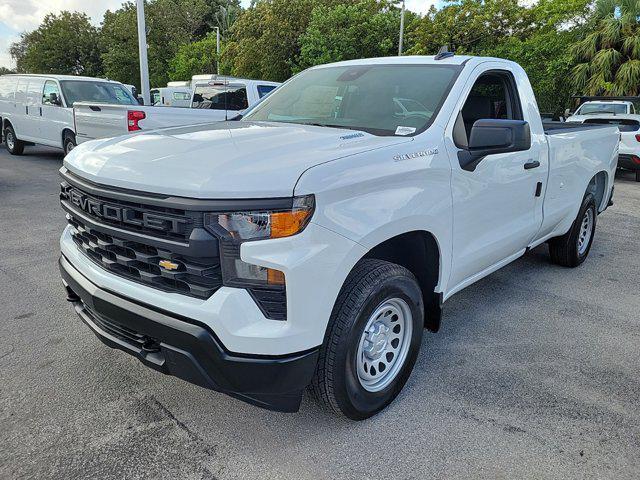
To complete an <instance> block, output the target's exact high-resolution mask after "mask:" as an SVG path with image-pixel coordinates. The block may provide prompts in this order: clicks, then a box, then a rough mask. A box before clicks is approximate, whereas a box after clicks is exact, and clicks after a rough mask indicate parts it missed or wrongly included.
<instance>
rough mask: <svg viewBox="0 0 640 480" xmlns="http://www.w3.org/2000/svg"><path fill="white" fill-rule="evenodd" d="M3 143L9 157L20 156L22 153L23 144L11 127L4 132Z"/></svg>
mask: <svg viewBox="0 0 640 480" xmlns="http://www.w3.org/2000/svg"><path fill="white" fill-rule="evenodd" d="M4 143H5V145H6V147H7V150H8V151H9V153H10V154H11V155H22V153H23V152H24V142H22V141H21V140H18V137H16V132H15V131H14V130H13V127H11V126H9V127H7V128H6V129H5V130H4Z"/></svg>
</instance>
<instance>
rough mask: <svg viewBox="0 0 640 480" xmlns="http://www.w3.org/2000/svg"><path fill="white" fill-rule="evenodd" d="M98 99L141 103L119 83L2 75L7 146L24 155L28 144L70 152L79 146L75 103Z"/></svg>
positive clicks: (0, 106) (0, 100)
mask: <svg viewBox="0 0 640 480" xmlns="http://www.w3.org/2000/svg"><path fill="white" fill-rule="evenodd" d="M80 101H95V102H100V103H101V104H107V103H110V104H119V105H125V106H126V107H125V108H127V107H128V108H130V107H132V106H134V105H138V102H137V101H136V99H135V98H134V97H133V95H132V94H131V92H129V90H128V89H127V88H126V87H125V86H124V85H122V84H121V83H119V82H113V81H110V80H102V79H100V78H91V77H76V76H69V75H3V76H1V77H0V122H1V123H0V125H2V132H3V136H4V140H5V144H6V147H7V149H8V150H9V152H10V153H11V154H12V155H20V154H22V152H23V150H24V147H25V145H29V144H41V145H48V146H50V147H57V148H62V149H63V150H64V151H65V153H68V152H69V151H71V150H72V149H73V148H74V147H75V146H76V133H75V126H74V122H73V108H72V107H73V104H74V103H75V102H80Z"/></svg>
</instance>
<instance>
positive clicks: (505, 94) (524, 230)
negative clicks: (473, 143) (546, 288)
mask: <svg viewBox="0 0 640 480" xmlns="http://www.w3.org/2000/svg"><path fill="white" fill-rule="evenodd" d="M480 69H481V67H479V68H478V70H480ZM478 70H476V74H475V76H474V77H472V79H471V80H470V85H468V86H467V88H468V90H467V92H468V93H467V95H466V96H465V97H464V100H463V101H464V103H462V105H461V108H460V110H459V116H458V118H457V121H456V124H455V125H449V127H448V128H449V131H448V133H450V134H448V135H447V136H446V137H447V138H453V139H454V142H451V143H450V142H448V153H449V157H450V160H451V163H452V195H453V261H452V270H451V277H450V281H449V285H451V286H452V287H453V288H452V290H454V291H457V290H459V289H461V288H463V287H464V286H466V285H468V284H470V283H472V282H473V281H475V280H477V279H479V278H481V277H482V276H484V275H485V274H487V273H490V271H492V267H493V268H498V267H499V266H501V265H502V264H503V263H505V262H508V261H509V260H511V259H513V258H515V256H517V255H518V254H520V253H522V252H524V250H525V249H526V247H527V246H528V245H529V243H530V242H531V241H532V239H533V237H534V236H535V234H536V232H537V231H538V229H539V228H540V225H541V221H542V201H541V198H540V193H541V185H540V186H538V182H541V181H542V180H543V179H544V180H546V172H547V170H548V165H547V163H546V158H547V154H546V148H547V147H546V141H545V138H544V132H542V131H541V130H542V125H541V122H540V121H539V120H537V122H535V121H532V118H530V114H529V112H527V111H524V110H523V106H524V105H523V104H522V103H524V102H522V101H521V93H520V92H519V88H520V89H523V90H526V92H524V93H525V94H526V95H527V97H525V99H526V101H527V104H529V105H530V104H531V98H532V97H533V92H531V91H530V87H529V86H528V83H527V82H526V77H525V79H524V80H523V81H521V82H517V81H516V78H515V77H514V75H513V74H512V73H511V72H509V71H505V70H498V69H496V70H493V69H488V67H485V68H484V69H482V70H480V71H478ZM523 75H524V73H523ZM482 119H507V120H525V121H527V122H528V123H529V126H530V128H531V147H530V148H529V150H526V151H519V152H510V153H502V154H493V155H487V156H485V157H484V158H482V159H481V160H480V161H479V162H478V163H477V164H476V165H473V166H472V167H465V168H464V169H463V168H462V167H461V163H460V162H459V160H458V158H459V157H458V154H459V152H460V151H461V150H463V149H464V147H465V146H466V145H467V143H466V142H468V139H469V135H470V132H471V128H472V127H473V125H474V123H475V122H476V121H478V120H482ZM536 163H537V164H538V165H537V166H534V165H536ZM452 293H453V292H452Z"/></svg>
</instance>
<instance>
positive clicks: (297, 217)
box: [271, 210, 312, 238]
mask: <svg viewBox="0 0 640 480" xmlns="http://www.w3.org/2000/svg"><path fill="white" fill-rule="evenodd" d="M311 213H312V212H311V211H310V210H293V211H291V212H275V213H272V214H271V238H282V237H290V236H291V235H295V234H296V233H298V232H299V231H301V230H302V229H303V228H304V227H306V225H307V222H308V221H309V218H310V217H311Z"/></svg>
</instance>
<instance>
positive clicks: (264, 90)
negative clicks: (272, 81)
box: [258, 85, 276, 98]
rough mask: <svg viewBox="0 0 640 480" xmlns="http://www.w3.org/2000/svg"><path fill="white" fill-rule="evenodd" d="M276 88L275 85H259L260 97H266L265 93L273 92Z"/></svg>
mask: <svg viewBox="0 0 640 480" xmlns="http://www.w3.org/2000/svg"><path fill="white" fill-rule="evenodd" d="M275 88H276V86H275V85H258V97H259V98H262V97H264V96H265V95H267V94H269V93H271V91H272V90H274V89H275Z"/></svg>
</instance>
